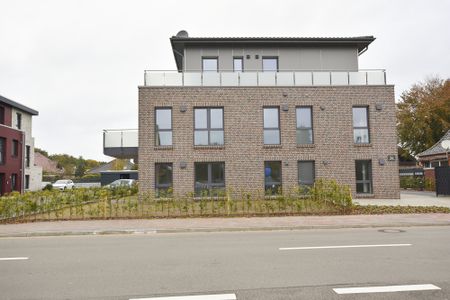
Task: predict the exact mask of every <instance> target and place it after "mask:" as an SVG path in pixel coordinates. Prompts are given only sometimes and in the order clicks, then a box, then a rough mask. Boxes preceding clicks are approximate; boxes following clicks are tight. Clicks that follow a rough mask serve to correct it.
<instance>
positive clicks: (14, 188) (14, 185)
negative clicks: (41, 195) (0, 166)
mask: <svg viewBox="0 0 450 300" xmlns="http://www.w3.org/2000/svg"><path fill="white" fill-rule="evenodd" d="M11 190H12V191H17V190H18V189H17V174H11Z"/></svg>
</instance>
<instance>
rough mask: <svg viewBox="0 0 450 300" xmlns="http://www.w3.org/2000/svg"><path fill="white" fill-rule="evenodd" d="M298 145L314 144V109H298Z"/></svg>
mask: <svg viewBox="0 0 450 300" xmlns="http://www.w3.org/2000/svg"><path fill="white" fill-rule="evenodd" d="M296 117H297V144H299V145H301V144H312V143H313V141H314V139H313V126H312V107H311V106H304V107H297V109H296Z"/></svg>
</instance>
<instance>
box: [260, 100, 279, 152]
mask: <svg viewBox="0 0 450 300" xmlns="http://www.w3.org/2000/svg"><path fill="white" fill-rule="evenodd" d="M274 108H276V109H277V111H278V127H266V125H265V122H264V121H265V120H264V111H265V109H274ZM280 117H281V116H280V107H279V106H263V131H264V132H263V143H264V145H281V119H280ZM266 130H268V131H275V130H278V143H276V144H266V141H265V140H264V133H265V132H266Z"/></svg>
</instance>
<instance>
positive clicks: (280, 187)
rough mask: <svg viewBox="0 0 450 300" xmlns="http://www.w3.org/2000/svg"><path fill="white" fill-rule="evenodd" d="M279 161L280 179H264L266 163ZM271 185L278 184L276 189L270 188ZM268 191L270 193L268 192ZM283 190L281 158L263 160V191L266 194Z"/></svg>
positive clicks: (274, 193) (278, 192)
mask: <svg viewBox="0 0 450 300" xmlns="http://www.w3.org/2000/svg"><path fill="white" fill-rule="evenodd" d="M268 163H279V164H280V181H266V168H267V166H266V164H268ZM273 185H278V186H279V188H278V190H277V191H273V190H272V186H273ZM269 191H270V193H269ZM282 191H283V163H282V161H281V160H266V161H264V193H265V195H266V196H273V195H279V194H281V193H282Z"/></svg>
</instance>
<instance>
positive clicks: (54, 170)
mask: <svg viewBox="0 0 450 300" xmlns="http://www.w3.org/2000/svg"><path fill="white" fill-rule="evenodd" d="M34 163H35V164H36V165H37V166H40V167H42V171H43V172H44V174H47V175H48V174H51V175H62V174H64V168H58V163H57V162H56V161H53V160H51V159H50V158H48V157H46V156H45V155H43V154H41V153H39V152H35V153H34Z"/></svg>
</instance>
